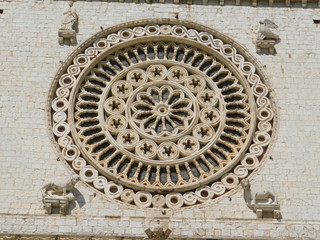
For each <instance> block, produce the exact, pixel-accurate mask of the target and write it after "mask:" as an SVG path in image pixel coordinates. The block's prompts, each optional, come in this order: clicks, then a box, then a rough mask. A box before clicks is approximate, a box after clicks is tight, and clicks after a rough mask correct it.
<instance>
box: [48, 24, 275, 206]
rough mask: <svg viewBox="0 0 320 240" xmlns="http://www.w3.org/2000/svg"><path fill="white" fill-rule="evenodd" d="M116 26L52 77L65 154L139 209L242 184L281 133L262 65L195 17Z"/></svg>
mask: <svg viewBox="0 0 320 240" xmlns="http://www.w3.org/2000/svg"><path fill="white" fill-rule="evenodd" d="M185 24H186V25H185ZM113 29H114V30H113V31H112V32H107V31H103V32H101V33H99V34H97V35H96V39H95V40H94V41H93V42H92V44H91V46H89V47H87V48H86V49H81V48H79V49H78V50H76V51H78V55H74V56H75V57H74V59H72V60H70V61H69V62H71V64H70V65H69V66H66V67H65V68H64V69H66V70H63V71H64V72H59V73H58V74H57V76H56V78H55V79H56V80H55V82H54V84H53V85H52V88H53V89H52V91H51V92H52V96H50V114H51V122H50V125H51V127H52V133H53V135H54V136H55V139H56V140H55V141H56V142H55V144H57V146H58V148H59V150H60V152H61V155H62V156H63V158H64V160H65V161H66V162H67V163H68V164H69V165H70V167H71V168H72V169H73V171H74V172H75V173H76V174H78V175H79V176H80V178H81V180H82V181H85V182H87V183H89V185H90V186H92V187H93V188H95V190H97V191H99V192H101V193H103V194H104V196H105V197H107V198H111V199H117V200H120V201H122V202H124V203H126V204H131V205H135V206H137V207H139V208H181V207H188V206H192V205H196V204H201V203H205V202H208V201H211V200H212V199H216V198H218V197H220V196H222V195H224V194H226V193H228V192H229V191H231V190H233V189H236V188H237V186H238V185H239V183H240V181H241V180H242V179H245V178H247V177H248V176H249V175H250V174H251V173H252V172H253V171H254V170H255V169H256V168H257V167H258V166H259V165H260V163H261V162H262V161H263V159H264V154H265V153H266V151H267V150H268V149H269V143H270V142H271V140H272V138H273V133H274V132H275V131H274V122H275V121H273V118H274V110H273V107H272V101H270V94H269V91H268V88H267V86H266V85H265V84H264V83H263V81H264V76H263V75H261V74H260V73H259V72H261V71H257V70H256V68H258V66H256V65H255V64H254V61H253V60H252V59H251V58H250V56H249V55H248V56H243V55H241V54H239V52H240V51H238V50H237V49H236V48H235V47H234V46H233V45H232V44H233V42H232V41H231V40H230V39H229V38H227V37H224V36H223V35H222V34H220V33H218V32H216V31H214V30H210V29H208V28H205V27H202V26H200V25H196V24H193V23H188V22H181V21H179V20H170V21H168V20H165V19H156V20H145V21H136V22H133V23H130V24H129V25H128V27H124V25H121V26H120V25H119V27H115V28H113ZM92 39H93V38H92ZM224 41H226V42H224ZM113 46H117V47H113ZM97 56H99V58H98V57H97ZM248 59H249V60H248ZM250 59H251V60H250ZM71 133H72V134H71ZM80 149H83V151H80Z"/></svg>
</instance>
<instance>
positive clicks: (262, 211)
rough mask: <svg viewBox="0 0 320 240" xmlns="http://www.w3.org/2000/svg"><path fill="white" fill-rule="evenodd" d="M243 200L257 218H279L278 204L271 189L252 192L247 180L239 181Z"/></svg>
mask: <svg viewBox="0 0 320 240" xmlns="http://www.w3.org/2000/svg"><path fill="white" fill-rule="evenodd" d="M241 186H242V188H243V196H244V200H245V202H246V203H247V206H248V207H249V208H250V209H252V210H253V211H254V212H255V213H256V214H257V217H258V218H275V219H279V218H281V212H280V205H279V204H278V202H277V199H276V197H275V195H274V193H272V192H271V191H263V192H256V193H252V190H251V184H250V182H249V180H247V179H244V180H242V181H241Z"/></svg>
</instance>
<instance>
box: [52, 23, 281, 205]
mask: <svg viewBox="0 0 320 240" xmlns="http://www.w3.org/2000/svg"><path fill="white" fill-rule="evenodd" d="M163 29H166V31H163ZM168 29H170V31H169V30H168ZM169 36H174V38H176V39H179V41H178V42H179V43H180V44H181V43H184V42H186V43H190V42H193V43H194V45H195V46H200V45H202V46H203V48H207V49H211V50H210V51H211V52H212V53H213V54H216V55H217V56H219V57H220V60H221V59H222V60H221V61H223V63H224V64H227V65H228V67H229V68H231V69H232V72H233V73H234V74H236V75H237V76H236V77H237V78H239V79H244V80H245V82H246V83H245V84H247V86H248V87H246V89H245V91H247V92H249V91H250V92H251V93H250V94H252V99H251V100H250V101H252V100H254V102H255V106H254V107H252V106H251V110H250V114H251V116H250V117H251V121H252V122H251V123H250V124H251V125H250V129H254V130H252V131H254V135H253V132H252V138H250V139H247V140H246V143H247V147H246V148H245V151H244V152H243V153H242V154H241V156H239V157H238V158H237V159H238V160H237V161H234V163H232V164H226V165H222V168H221V169H222V170H221V171H220V173H219V175H217V177H216V178H215V179H214V180H212V181H213V182H212V181H211V184H212V185H211V187H209V186H207V185H208V184H209V183H210V181H209V182H208V181H207V180H204V181H200V182H199V187H198V188H195V187H191V188H190V187H187V188H177V189H176V190H175V191H176V192H173V193H167V191H169V190H170V189H173V190H174V189H175V188H174V187H173V188H170V186H169V185H168V186H166V187H167V188H168V189H167V190H165V191H161V190H159V189H158V190H159V191H157V190H156V192H155V193H157V192H162V194H163V195H164V196H165V198H166V200H161V201H162V203H161V204H160V203H158V202H156V201H154V200H152V199H154V197H155V196H157V199H160V198H159V196H161V195H153V197H152V193H148V192H149V191H151V188H150V189H148V188H146V189H145V190H147V191H146V192H144V191H139V190H142V189H141V188H139V187H138V188H137V189H135V186H136V185H135V183H134V182H133V183H132V184H129V185H126V186H125V187H128V188H129V189H125V190H124V187H123V185H122V184H121V181H120V182H118V181H117V179H115V178H112V177H111V178H108V177H109V175H108V176H107V178H105V176H102V175H101V171H100V170H101V169H99V168H98V169H96V167H94V166H92V162H91V160H88V159H87V158H86V156H84V154H83V153H84V152H83V149H79V146H78V144H77V143H76V142H75V141H74V138H73V137H74V133H73V134H72V131H74V130H72V127H70V123H73V122H74V119H71V116H72V111H71V110H70V109H72V107H70V106H71V105H72V104H74V103H73V102H72V101H71V99H72V91H73V92H77V91H78V90H79V88H80V84H79V79H80V78H81V77H83V76H84V75H85V74H87V73H88V72H86V71H88V70H87V66H89V65H90V64H92V63H94V62H98V61H100V60H101V59H102V58H103V57H104V56H105V55H104V53H105V52H107V51H109V49H117V48H120V47H121V45H123V44H124V45H125V44H126V43H134V42H135V41H136V42H138V41H139V39H141V38H149V39H155V37H157V38H159V39H163V40H165V39H166V38H167V39H170V38H169ZM155 80H157V79H155ZM161 80H162V78H161ZM265 81H266V79H265V75H264V74H263V72H262V70H261V68H260V66H259V64H258V63H257V62H256V60H255V59H254V58H253V57H251V56H250V54H248V53H247V52H246V50H245V49H244V48H243V47H241V46H240V45H239V44H238V43H236V42H235V41H233V40H232V39H230V38H229V37H227V36H225V35H223V34H221V33H219V32H217V31H215V30H212V29H209V28H207V27H204V26H200V25H197V24H194V23H191V22H181V21H178V20H169V19H157V20H142V21H134V22H130V23H126V24H121V25H118V26H115V27H112V28H109V29H106V30H104V31H102V32H100V33H98V34H96V35H94V36H93V37H92V38H90V39H89V40H87V41H86V42H85V43H83V44H82V45H81V46H79V47H78V48H77V49H76V50H75V51H74V52H73V53H72V54H71V55H70V56H69V57H68V59H67V60H66V61H65V62H64V64H63V65H62V66H61V68H60V69H59V71H58V72H57V74H56V76H55V79H54V81H53V83H52V85H51V89H50V93H49V101H48V105H49V106H48V120H49V131H50V136H51V139H52V141H53V144H54V146H55V149H56V150H57V153H58V154H59V156H60V158H61V159H62V160H65V161H66V163H68V165H69V166H70V168H72V169H73V171H74V172H76V173H79V175H80V177H81V179H82V180H83V181H84V182H87V183H88V184H89V185H91V186H93V187H94V188H95V189H96V190H97V191H99V192H102V193H104V194H105V196H107V197H109V198H112V199H119V200H122V201H123V202H126V203H130V204H135V205H137V206H139V207H143V208H144V207H155V208H157V207H160V206H161V207H169V208H170V207H173V208H180V207H184V206H191V205H195V204H197V203H203V202H208V201H210V200H212V199H215V198H217V197H219V196H220V195H223V194H225V193H227V192H230V191H231V190H233V189H235V188H236V187H237V185H238V183H239V179H242V178H246V177H249V176H250V175H252V174H253V173H254V172H255V171H256V170H257V169H258V168H259V167H260V166H261V164H262V163H263V162H264V161H265V159H266V158H267V156H268V153H269V152H270V149H271V147H272V144H271V143H272V140H273V138H274V137H275V130H276V129H277V121H276V117H275V112H276V111H275V109H274V106H273V104H274V103H273V102H272V101H271V100H270V98H271V97H272V96H270V93H269V91H268V88H267V86H266V85H265ZM70 93H71V95H70ZM250 94H249V95H250ZM119 113H121V112H119ZM254 119H257V124H255V123H254V122H255V121H254ZM231 162H232V161H231ZM222 174H224V175H222ZM103 175H104V174H103ZM208 176H209V175H208ZM203 178H206V174H205V173H204V174H203ZM112 180H113V181H114V182H113V181H112ZM130 188H132V189H130ZM151 192H152V191H151ZM179 192H180V193H179ZM181 193H182V194H183V195H182V194H181ZM122 194H125V195H122ZM153 202H154V203H153Z"/></svg>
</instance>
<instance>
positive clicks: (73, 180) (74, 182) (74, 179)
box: [71, 175, 80, 185]
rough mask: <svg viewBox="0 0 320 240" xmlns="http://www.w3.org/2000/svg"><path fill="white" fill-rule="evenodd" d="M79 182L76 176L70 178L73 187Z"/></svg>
mask: <svg viewBox="0 0 320 240" xmlns="http://www.w3.org/2000/svg"><path fill="white" fill-rule="evenodd" d="M79 180H80V177H79V176H78V175H73V176H72V177H71V181H72V183H73V185H75V184H76V183H77V182H79Z"/></svg>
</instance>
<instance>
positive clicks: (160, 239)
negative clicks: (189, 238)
mask: <svg viewBox="0 0 320 240" xmlns="http://www.w3.org/2000/svg"><path fill="white" fill-rule="evenodd" d="M171 232H172V231H171V230H170V229H166V230H164V229H163V228H155V229H154V230H151V229H150V228H148V229H147V230H145V233H146V234H147V236H148V237H147V238H144V240H166V239H168V238H169V235H170V234H171Z"/></svg>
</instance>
